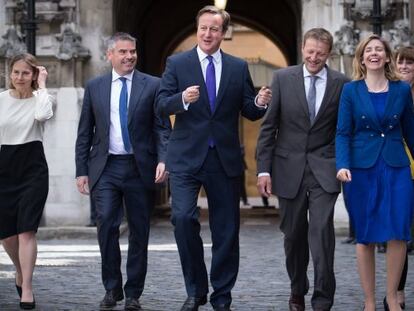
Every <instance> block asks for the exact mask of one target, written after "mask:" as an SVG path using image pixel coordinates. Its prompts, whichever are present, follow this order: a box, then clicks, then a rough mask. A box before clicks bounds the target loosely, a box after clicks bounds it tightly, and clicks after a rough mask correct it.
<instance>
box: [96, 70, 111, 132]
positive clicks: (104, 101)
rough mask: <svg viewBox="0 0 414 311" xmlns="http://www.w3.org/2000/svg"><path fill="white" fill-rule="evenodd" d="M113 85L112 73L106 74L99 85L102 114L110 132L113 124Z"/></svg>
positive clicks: (99, 101)
mask: <svg viewBox="0 0 414 311" xmlns="http://www.w3.org/2000/svg"><path fill="white" fill-rule="evenodd" d="M111 87H112V74H107V75H105V76H104V77H103V78H102V80H101V82H100V86H99V90H101V91H99V92H98V94H99V96H100V97H99V100H98V101H97V102H98V103H101V104H100V109H102V115H103V116H104V122H105V124H104V125H105V127H106V128H107V131H108V133H109V126H110V124H111Z"/></svg>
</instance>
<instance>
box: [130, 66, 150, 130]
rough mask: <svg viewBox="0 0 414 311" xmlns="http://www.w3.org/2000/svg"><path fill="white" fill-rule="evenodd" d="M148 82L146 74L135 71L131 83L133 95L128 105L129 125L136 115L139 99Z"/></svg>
mask: <svg viewBox="0 0 414 311" xmlns="http://www.w3.org/2000/svg"><path fill="white" fill-rule="evenodd" d="M145 84H146V79H145V76H143V75H141V73H140V72H139V71H138V70H135V71H134V75H133V77H132V84H131V95H130V97H129V105H128V125H130V123H131V120H132V119H133V118H132V116H133V115H134V112H135V109H137V107H138V104H139V100H140V99H141V96H142V92H143V91H144V87H145Z"/></svg>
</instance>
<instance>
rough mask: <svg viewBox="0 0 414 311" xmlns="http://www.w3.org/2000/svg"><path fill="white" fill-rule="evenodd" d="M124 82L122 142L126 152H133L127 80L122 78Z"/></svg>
mask: <svg viewBox="0 0 414 311" xmlns="http://www.w3.org/2000/svg"><path fill="white" fill-rule="evenodd" d="M119 80H121V82H122V89H121V94H120V95H119V120H120V121H121V132H122V141H123V142H124V149H125V151H126V152H129V151H130V150H131V143H130V141H129V134H128V87H127V84H126V80H127V79H126V78H125V77H120V78H119Z"/></svg>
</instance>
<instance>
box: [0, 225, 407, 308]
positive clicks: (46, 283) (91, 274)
mask: <svg viewBox="0 0 414 311" xmlns="http://www.w3.org/2000/svg"><path fill="white" fill-rule="evenodd" d="M202 236H203V240H204V242H205V257H206V262H207V265H208V266H209V263H210V260H211V252H210V247H211V244H210V233H209V230H208V224H206V223H203V226H202ZM341 239H343V236H339V237H337V248H336V257H335V258H336V261H335V271H336V276H337V291H336V296H335V304H334V307H333V310H340V311H349V310H351V311H354V310H361V309H362V292H361V289H360V286H359V280H358V275H357V270H356V261H355V247H354V246H351V245H344V244H341V243H340V240H341ZM121 247H122V254H123V258H124V259H125V257H126V249H127V237H126V235H125V234H124V236H123V238H122V240H121ZM240 247H241V260H240V273H239V277H238V280H237V283H236V286H235V288H234V290H233V304H232V310H236V311H242V310H265V311H268V310H281V311H285V310H288V307H287V300H288V297H289V292H290V291H289V282H288V277H287V273H286V271H285V265H284V252H283V236H282V234H281V232H280V231H279V229H278V223H277V220H275V219H274V218H273V220H268V219H261V220H256V219H247V220H245V221H244V222H243V224H242V226H241V232H240ZM38 248H39V255H38V261H37V267H36V269H35V274H34V290H35V296H36V303H37V310H97V309H98V308H97V306H98V304H99V301H100V300H101V299H102V297H103V295H104V289H103V286H102V284H101V279H100V256H99V250H98V246H97V242H96V240H95V239H92V238H88V239H60V240H42V241H39V247H38ZM413 258H414V256H410V261H411V262H410V264H409V276H408V281H407V288H406V294H407V310H414V277H413V273H414V269H413V265H414V262H413ZM384 268H385V267H384V255H382V254H378V255H377V275H378V276H379V277H378V279H377V307H378V308H379V310H382V309H383V307H382V305H381V301H382V298H383V296H384V293H385V289H384V284H385V276H384ZM123 269H124V271H125V265H124V262H123ZM309 270H310V271H309V276H310V282H311V284H312V266H311V265H310V268H309ZM124 273H125V272H124ZM124 275H125V274H124ZM311 292H312V287H311V289H310V293H311ZM185 298H186V293H185V290H184V283H183V277H182V275H181V268H180V263H179V258H178V253H177V248H176V245H175V241H174V236H173V231H172V226H171V225H170V224H169V222H168V221H161V222H157V223H155V224H154V225H153V226H152V231H151V237H150V245H149V264H148V274H147V282H146V287H145V291H144V294H143V296H142V297H141V304H142V306H143V308H144V310H179V309H180V306H181V304H182V303H183V301H184V300H185ZM306 304H307V309H308V310H311V307H310V294H308V295H307V296H306ZM17 309H18V296H17V293H16V291H15V287H14V272H13V267H12V265H11V264H10V262H9V260H8V258H7V256H6V254H5V253H4V251H3V249H2V248H1V251H0V310H17ZM116 310H123V305H122V304H119V305H118V306H117V308H116ZM207 310H212V308H211V306H210V305H206V306H203V307H201V308H200V311H207Z"/></svg>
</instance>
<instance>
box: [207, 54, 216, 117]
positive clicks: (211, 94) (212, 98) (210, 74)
mask: <svg viewBox="0 0 414 311" xmlns="http://www.w3.org/2000/svg"><path fill="white" fill-rule="evenodd" d="M207 59H208V65H207V70H206V87H207V93H208V100H209V102H210V109H211V112H214V109H215V108H216V70H215V68H214V62H213V56H211V55H208V56H207Z"/></svg>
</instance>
